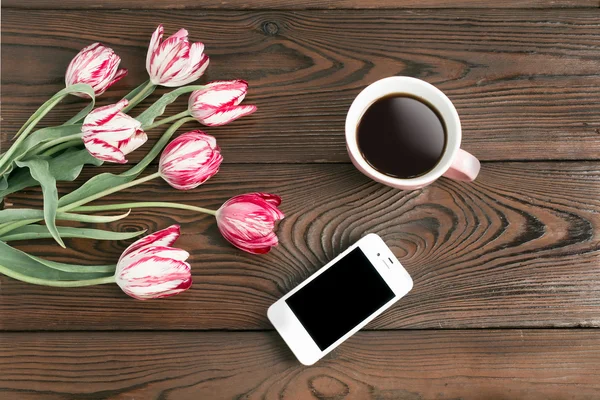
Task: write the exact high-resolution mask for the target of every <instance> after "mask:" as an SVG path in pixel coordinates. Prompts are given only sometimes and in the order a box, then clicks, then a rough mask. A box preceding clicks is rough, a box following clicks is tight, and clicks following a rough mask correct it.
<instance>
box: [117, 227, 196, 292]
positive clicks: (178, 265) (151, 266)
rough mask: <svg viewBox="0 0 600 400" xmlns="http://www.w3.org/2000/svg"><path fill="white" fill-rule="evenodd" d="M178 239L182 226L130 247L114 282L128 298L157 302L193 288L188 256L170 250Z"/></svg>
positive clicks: (118, 263)
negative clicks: (156, 300) (154, 300)
mask: <svg viewBox="0 0 600 400" xmlns="http://www.w3.org/2000/svg"><path fill="white" fill-rule="evenodd" d="M178 237H179V225H172V226H170V227H168V228H166V229H163V230H161V231H158V232H155V233H154V234H152V235H149V236H146V237H144V238H142V239H140V240H138V241H136V242H135V243H133V244H132V245H131V246H129V247H128V248H127V249H125V251H124V252H123V254H122V255H121V258H119V261H118V262H117V268H116V272H115V282H116V283H117V285H119V287H121V289H122V290H123V291H124V292H125V293H126V294H128V295H129V296H131V297H133V298H136V299H139V300H147V299H157V298H161V297H167V296H173V295H175V294H178V293H181V292H183V291H185V290H187V289H189V287H190V286H192V275H191V272H190V264H188V263H187V262H185V261H186V260H187V258H188V257H189V253H188V252H187V251H185V250H182V249H178V248H174V247H171V245H172V244H173V243H174V242H175V240H177V238H178Z"/></svg>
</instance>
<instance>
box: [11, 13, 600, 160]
mask: <svg viewBox="0 0 600 400" xmlns="http://www.w3.org/2000/svg"><path fill="white" fill-rule="evenodd" d="M498 4H500V3H498ZM159 22H164V23H166V28H167V31H168V32H172V31H174V30H175V29H177V28H179V27H182V26H186V27H188V28H189V29H190V30H191V35H192V36H191V38H192V40H199V39H202V40H203V41H204V42H205V43H206V49H207V50H206V51H207V53H208V54H209V55H210V56H211V66H210V68H209V70H208V73H207V75H206V77H205V79H208V80H214V79H233V78H244V79H247V80H248V81H249V82H250V93H249V95H248V99H247V101H248V102H249V103H255V104H257V105H258V108H259V111H258V112H257V113H256V114H254V115H252V116H250V117H247V118H244V119H242V120H239V121H236V122H234V123H232V124H231V125H229V126H226V127H218V128H207V129H206V131H208V132H210V133H213V134H215V135H216V136H217V137H218V138H219V140H220V141H221V145H222V147H223V148H224V149H227V155H226V157H225V162H228V163H239V162H249V163H256V162H269V163H272V162H283V163H288V162H347V161H348V156H347V154H346V150H345V144H344V119H345V114H346V111H347V109H348V107H349V106H350V103H351V102H352V99H353V98H354V97H355V96H356V94H357V93H358V92H359V91H360V90H361V89H362V88H364V87H365V86H366V85H367V84H369V83H371V82H373V81H375V80H377V79H380V78H383V77H386V76H391V75H410V76H415V77H419V78H422V79H425V80H427V81H429V82H431V83H433V84H435V85H437V86H439V87H440V88H441V89H442V90H444V91H445V92H446V93H447V94H448V95H449V97H450V98H451V99H452V100H453V101H454V103H455V104H456V106H457V109H458V111H459V113H460V115H461V116H462V122H463V129H464V147H465V149H466V150H468V151H471V152H472V153H473V154H475V155H476V156H477V157H479V158H480V159H482V160H534V159H535V160H546V159H548V160H549V159H553V160H559V159H574V160H579V159H599V158H600V153H599V152H598V151H597V149H598V148H599V146H600V119H599V118H598V115H600V75H599V74H598V71H600V45H599V43H600V11H596V10H539V11H535V12H532V11H530V10H482V11H478V12H477V13H473V12H472V11H468V10H429V11H428V10H387V11H377V10H371V11H369V10H366V11H351V10H346V11H305V12H283V11H272V12H271V11H263V12H228V11H218V12H217V11H194V10H186V11H147V12H144V13H139V12H134V11H118V12H113V11H98V10H95V11H72V12H69V13H64V12H63V11H50V10H45V11H36V10H10V9H8V10H5V11H4V12H3V13H2V39H3V48H2V51H3V57H2V69H3V74H2V103H3V108H4V110H3V111H4V112H3V114H2V117H3V119H4V120H3V124H2V132H3V136H4V138H5V140H6V138H8V136H9V135H12V133H14V132H15V131H16V130H17V129H18V127H19V126H20V124H21V123H23V121H25V120H26V119H27V117H28V116H29V114H30V113H32V112H33V111H34V110H35V109H36V108H37V106H39V104H41V103H42V102H43V101H44V100H45V99H46V98H47V97H48V96H50V95H51V94H53V93H54V92H56V91H57V90H59V89H60V88H61V87H62V85H63V74H64V71H65V69H66V66H67V64H68V62H69V60H70V59H71V58H72V57H73V56H74V54H76V52H77V51H78V50H79V49H80V48H82V47H83V46H85V45H86V44H89V43H90V42H93V41H97V40H102V41H104V42H105V43H107V44H108V45H110V46H111V47H113V48H114V49H115V50H116V51H117V53H118V54H120V55H121V56H122V58H123V63H122V64H123V65H124V66H125V67H127V68H129V69H130V74H129V76H128V77H127V78H126V79H125V80H124V81H123V82H122V83H119V84H118V85H117V86H116V88H115V89H114V90H112V91H110V92H109V93H110V94H108V95H107V96H103V98H102V101H101V102H100V103H101V104H106V103H108V102H112V101H115V100H116V99H118V98H119V96H122V95H124V94H125V93H126V92H127V91H128V89H130V88H132V87H134V86H136V85H137V84H139V83H140V82H141V81H142V80H144V79H145V76H146V72H145V67H144V65H145V61H144V60H145V53H146V46H147V43H148V38H149V37H150V34H151V33H152V31H153V30H154V28H155V27H156V25H157V24H158V23H159ZM68 103H69V104H65V105H61V106H60V107H59V108H58V109H57V110H56V111H55V112H54V113H52V114H51V115H49V116H48V117H47V121H46V123H48V124H57V123H61V122H64V121H65V120H66V119H67V117H68V116H71V115H73V114H74V113H75V112H76V110H78V109H79V108H81V107H82V105H81V102H79V101H76V100H73V99H72V100H70V101H69V102H68ZM183 107H185V101H184V99H182V100H181V101H180V102H178V103H177V105H174V106H172V107H170V108H169V110H172V112H173V113H175V112H178V111H180V110H181V109H183ZM191 127H192V124H190V129H191ZM158 134H160V129H159V130H157V131H156V132H152V135H153V137H154V138H155V137H156V136H157V135H158ZM5 144H6V143H5ZM140 154H142V152H141V151H138V152H136V154H135V155H132V156H131V157H130V159H131V160H135V159H136V157H137V158H139V155H140Z"/></svg>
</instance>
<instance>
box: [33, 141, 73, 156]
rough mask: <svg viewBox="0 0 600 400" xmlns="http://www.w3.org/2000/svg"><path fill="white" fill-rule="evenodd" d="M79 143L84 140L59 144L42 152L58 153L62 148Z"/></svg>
mask: <svg viewBox="0 0 600 400" xmlns="http://www.w3.org/2000/svg"><path fill="white" fill-rule="evenodd" d="M78 144H82V141H81V140H79V139H77V140H71V141H69V142H65V143H61V144H59V145H58V146H54V147H53V148H51V149H48V150H46V151H45V152H44V153H42V155H44V156H51V155H52V154H55V153H58V152H59V151H61V150H64V149H68V148H71V147H73V146H77V145H78Z"/></svg>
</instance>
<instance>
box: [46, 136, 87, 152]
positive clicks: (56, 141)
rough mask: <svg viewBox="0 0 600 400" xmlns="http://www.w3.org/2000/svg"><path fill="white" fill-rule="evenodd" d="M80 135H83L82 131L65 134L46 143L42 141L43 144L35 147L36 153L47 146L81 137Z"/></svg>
mask: <svg viewBox="0 0 600 400" xmlns="http://www.w3.org/2000/svg"><path fill="white" fill-rule="evenodd" d="M82 136H83V133H74V134H72V135H67V136H63V137H60V138H58V139H54V140H51V141H49V142H48V143H44V144H43V145H41V146H40V147H38V148H37V149H35V152H36V154H40V153H42V152H43V151H45V150H48V149H49V148H51V147H53V146H55V145H57V144H61V143H65V142H70V141H73V140H74V139H81V137H82ZM79 143H81V140H79Z"/></svg>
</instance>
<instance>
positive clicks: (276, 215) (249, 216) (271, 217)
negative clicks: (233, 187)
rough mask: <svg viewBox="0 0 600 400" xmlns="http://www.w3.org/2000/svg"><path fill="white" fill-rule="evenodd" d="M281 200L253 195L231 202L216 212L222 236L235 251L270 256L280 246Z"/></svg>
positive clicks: (274, 196) (279, 198)
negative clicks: (278, 225)
mask: <svg viewBox="0 0 600 400" xmlns="http://www.w3.org/2000/svg"><path fill="white" fill-rule="evenodd" d="M279 204H281V197H279V196H277V195H274V194H268V193H249V194H243V195H240V196H235V197H233V198H231V199H229V200H227V201H226V202H225V203H224V204H223V205H222V206H221V208H219V209H218V210H217V212H216V215H215V216H216V218H217V225H218V227H219V230H220V231H221V234H222V235H223V236H224V237H225V239H227V240H228V241H229V242H230V243H231V244H232V245H234V246H235V247H237V248H239V249H241V250H244V251H247V252H248V253H254V254H263V253H268V252H269V250H271V247H273V246H276V245H277V243H278V240H277V235H276V234H275V232H274V229H275V222H276V221H278V220H280V219H283V217H284V215H283V213H282V212H281V211H280V210H279V209H278V208H277V206H278V205H279Z"/></svg>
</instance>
